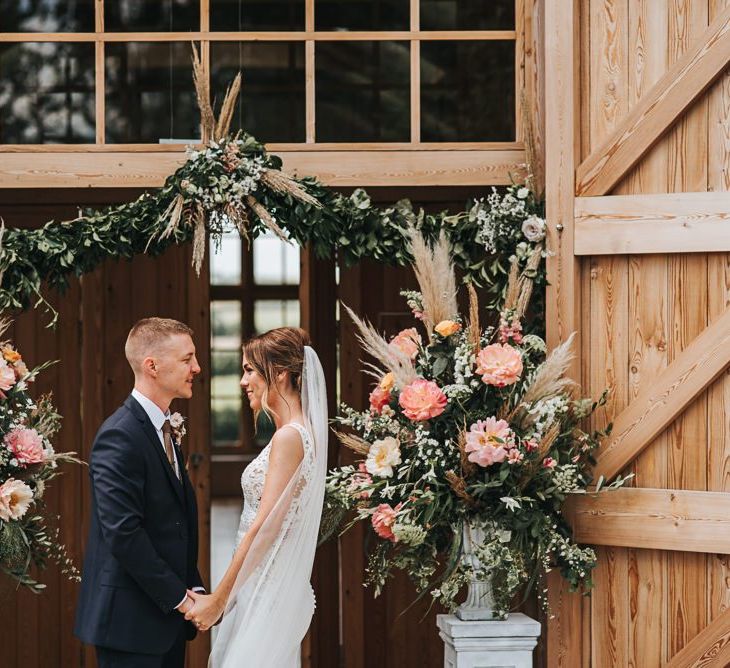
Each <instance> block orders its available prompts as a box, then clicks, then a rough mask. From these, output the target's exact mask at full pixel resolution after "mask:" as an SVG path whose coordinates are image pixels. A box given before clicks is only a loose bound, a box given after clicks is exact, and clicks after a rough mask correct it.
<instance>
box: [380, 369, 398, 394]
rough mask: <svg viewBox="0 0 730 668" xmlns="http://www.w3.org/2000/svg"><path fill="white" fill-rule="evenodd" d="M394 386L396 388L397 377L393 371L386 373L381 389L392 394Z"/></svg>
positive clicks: (381, 381)
mask: <svg viewBox="0 0 730 668" xmlns="http://www.w3.org/2000/svg"><path fill="white" fill-rule="evenodd" d="M394 386H395V376H394V375H393V372H392V371H388V373H386V374H385V375H384V376H383V377H382V378H381V379H380V389H381V390H385V391H386V392H390V391H391V390H392V389H393V387H394Z"/></svg>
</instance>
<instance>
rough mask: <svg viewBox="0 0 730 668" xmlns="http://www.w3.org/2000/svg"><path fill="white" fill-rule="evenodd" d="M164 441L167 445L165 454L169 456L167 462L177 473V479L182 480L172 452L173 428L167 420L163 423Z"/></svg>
mask: <svg viewBox="0 0 730 668" xmlns="http://www.w3.org/2000/svg"><path fill="white" fill-rule="evenodd" d="M162 440H163V441H164V443H165V454H167V461H168V462H170V466H172V470H173V471H175V475H176V476H177V479H178V480H180V476H179V475H178V472H177V469H176V468H175V455H174V454H173V450H172V426H171V425H170V421H169V420H165V421H164V422H163V423H162Z"/></svg>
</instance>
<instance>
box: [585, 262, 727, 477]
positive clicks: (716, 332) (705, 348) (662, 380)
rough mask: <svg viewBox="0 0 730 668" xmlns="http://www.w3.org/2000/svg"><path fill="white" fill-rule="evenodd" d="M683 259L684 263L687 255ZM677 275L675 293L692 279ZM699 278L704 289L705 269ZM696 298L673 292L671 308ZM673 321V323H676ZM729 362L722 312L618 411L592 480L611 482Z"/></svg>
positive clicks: (690, 283)
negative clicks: (674, 297)
mask: <svg viewBox="0 0 730 668" xmlns="http://www.w3.org/2000/svg"><path fill="white" fill-rule="evenodd" d="M682 259H683V260H684V261H685V262H687V257H686V256H685V257H683V258H682ZM685 266H686V265H685ZM693 269H695V270H696V269H697V268H693ZM700 269H701V268H700ZM681 271H682V268H681V267H680V268H678V273H675V280H676V287H677V288H678V289H681V288H682V287H683V286H685V285H692V281H690V280H687V281H685V280H684V279H683V278H681V277H680V276H679V273H681ZM686 271H690V270H689V269H687V270H686ZM695 275H696V274H695ZM701 275H702V276H704V280H703V284H704V285H705V286H706V280H707V279H706V276H707V271H706V266H705V271H704V273H703V274H701ZM697 296H698V295H691V296H688V297H683V296H681V295H680V294H676V300H677V301H676V302H675V308H677V309H681V308H682V306H681V305H682V304H686V305H689V304H690V303H695V304H696V303H697V302H696V301H693V302H685V299H696V297H697ZM702 303H704V304H706V299H705V301H704V302H702V301H700V304H702ZM681 313H682V312H679V313H678V312H676V311H675V312H673V313H672V314H671V315H670V317H671V318H673V319H674V318H681ZM685 317H687V318H688V316H685ZM703 320H704V318H703ZM673 322H675V323H676V320H673ZM676 335H677V327H676V324H675V336H676ZM728 364H730V311H727V312H725V313H724V314H723V316H721V317H720V318H719V319H718V320H716V321H715V322H714V323H713V324H712V325H710V326H708V327H707V328H706V329H705V330H704V331H703V332H702V333H701V334H699V335H698V336H697V337H695V338H694V339H692V341H691V343H688V344H687V346H686V348H685V349H684V350H682V351H681V352H678V353H677V357H676V359H674V361H673V362H672V363H671V364H670V366H669V367H668V368H667V369H666V370H664V371H663V372H662V373H661V374H659V375H658V376H657V377H656V378H655V379H654V382H653V383H652V385H651V386H650V387H648V388H646V389H644V390H642V391H641V392H640V393H639V394H638V395H637V397H636V399H635V400H634V401H632V402H631V404H630V405H629V406H628V407H627V408H626V409H625V410H623V411H621V413H619V415H618V416H617V417H616V418H615V420H614V429H613V432H612V434H611V436H610V437H609V438H608V439H607V440H606V442H605V444H604V445H603V446H602V447H601V449H600V453H599V456H598V461H597V465H596V468H595V475H596V477H598V476H601V475H602V476H604V477H605V478H606V479H610V478H613V477H614V476H616V475H617V474H618V473H619V472H620V471H621V470H622V469H623V468H624V467H625V466H627V465H628V464H629V463H630V462H631V461H632V460H633V459H634V457H636V455H637V454H638V453H639V452H641V450H643V449H644V448H645V447H646V446H647V445H648V444H649V443H650V442H651V441H652V439H653V438H655V437H656V436H658V435H659V434H660V433H661V432H662V431H663V430H664V429H665V428H666V427H667V426H669V425H670V424H671V423H672V422H673V421H674V420H675V419H676V418H677V417H678V416H679V415H681V414H682V413H683V412H684V411H686V410H687V408H688V406H689V405H690V403H691V402H692V401H693V400H694V399H695V398H696V397H697V396H698V395H699V394H700V393H701V392H702V391H703V390H704V389H705V388H706V387H707V386H708V385H709V384H710V383H711V382H712V381H713V380H714V379H715V378H717V376H718V375H720V374H721V373H722V372H723V371H724V370H725V369H726V368H727V366H728Z"/></svg>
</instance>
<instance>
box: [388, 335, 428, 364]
mask: <svg viewBox="0 0 730 668" xmlns="http://www.w3.org/2000/svg"><path fill="white" fill-rule="evenodd" d="M390 345H391V346H393V347H394V348H397V349H398V350H400V351H401V352H402V353H404V354H405V355H408V357H410V358H411V359H415V357H416V355H418V346H420V345H421V335H420V334H419V333H418V331H417V330H416V328H415V327H410V328H409V329H404V330H402V331H400V332H398V333H397V334H396V335H395V336H394V337H393V338H392V339H391V340H390Z"/></svg>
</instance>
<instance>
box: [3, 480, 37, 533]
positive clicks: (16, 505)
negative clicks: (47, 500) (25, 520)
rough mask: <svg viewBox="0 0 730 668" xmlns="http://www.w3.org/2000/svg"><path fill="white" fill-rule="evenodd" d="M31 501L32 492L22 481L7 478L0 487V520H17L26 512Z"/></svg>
mask: <svg viewBox="0 0 730 668" xmlns="http://www.w3.org/2000/svg"><path fill="white" fill-rule="evenodd" d="M31 501H33V490H31V488H30V487H28V485H26V484H25V483H24V482H23V481H22V480H14V479H13V478H8V479H7V480H6V481H5V482H4V483H3V484H2V485H0V519H1V520H3V521H5V522H10V521H11V520H19V519H21V518H22V517H23V515H25V514H26V513H27V512H28V508H30V504H31Z"/></svg>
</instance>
